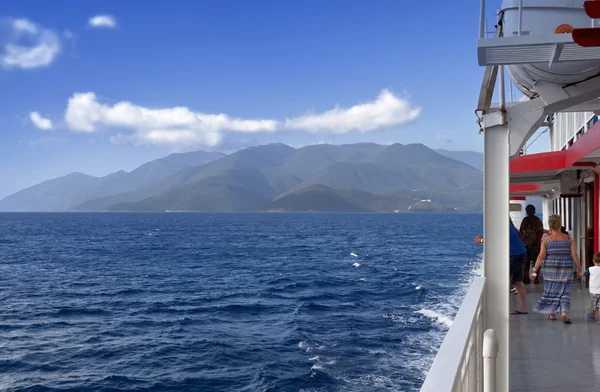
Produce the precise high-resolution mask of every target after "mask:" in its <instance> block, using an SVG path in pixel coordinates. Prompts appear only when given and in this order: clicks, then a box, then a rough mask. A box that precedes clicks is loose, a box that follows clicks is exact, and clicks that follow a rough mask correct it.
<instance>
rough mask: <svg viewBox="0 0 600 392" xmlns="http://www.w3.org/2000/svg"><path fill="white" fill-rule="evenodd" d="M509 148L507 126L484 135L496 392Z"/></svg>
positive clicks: (501, 365)
mask: <svg viewBox="0 0 600 392" xmlns="http://www.w3.org/2000/svg"><path fill="white" fill-rule="evenodd" d="M508 156H509V144H508V126H507V125H504V126H498V127H493V128H487V129H486V130H485V133H484V218H483V219H484V240H485V243H484V244H485V247H484V274H485V277H486V285H485V307H484V313H485V328H486V329H489V328H492V329H494V330H495V332H496V334H497V335H498V340H499V351H498V360H497V364H496V370H497V373H496V374H497V379H496V391H497V392H508V377H509V364H508V361H509V357H508V347H509V346H508V344H509V336H508V332H509V330H508V313H509V294H508V288H509V285H510V280H509V273H510V268H509V165H508Z"/></svg>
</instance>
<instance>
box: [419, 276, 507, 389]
mask: <svg viewBox="0 0 600 392" xmlns="http://www.w3.org/2000/svg"><path fill="white" fill-rule="evenodd" d="M484 288H485V278H484V277H481V278H476V279H475V280H474V281H473V284H472V285H471V287H470V288H469V291H468V292H467V295H466V296H465V299H464V300H463V303H462V304H461V306H460V308H459V310H458V313H457V314H456V317H455V318H454V321H453V322H452V326H451V327H450V330H448V333H447V334H446V337H445V338H444V341H443V343H442V346H441V347H440V350H439V351H438V353H437V355H436V357H435V360H434V361H433V364H432V365H431V368H430V369H429V373H428V374H427V377H426V379H425V382H424V383H423V386H422V387H421V392H434V391H435V392H454V391H463V392H476V391H477V392H479V391H482V390H485V391H486V392H493V391H494V389H484V387H485V386H486V385H488V386H489V385H493V386H494V387H495V383H496V381H495V359H496V355H497V353H498V342H497V338H495V336H496V334H495V333H494V331H493V330H488V331H485V334H486V339H484V330H483V328H484V323H483V319H484V313H483V303H484V301H483V293H484ZM484 369H485V370H486V371H487V372H488V373H487V374H485V373H484Z"/></svg>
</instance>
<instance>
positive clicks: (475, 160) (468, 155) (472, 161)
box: [435, 150, 483, 171]
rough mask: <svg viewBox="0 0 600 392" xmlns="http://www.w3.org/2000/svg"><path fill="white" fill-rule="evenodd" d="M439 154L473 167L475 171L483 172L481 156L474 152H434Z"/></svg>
mask: <svg viewBox="0 0 600 392" xmlns="http://www.w3.org/2000/svg"><path fill="white" fill-rule="evenodd" d="M435 151H436V152H438V153H439V154H441V155H443V156H445V157H448V158H452V159H454V160H457V161H459V162H462V163H466V164H467V165H470V166H473V167H474V168H475V169H477V170H480V171H483V154H482V153H480V152H475V151H449V150H435Z"/></svg>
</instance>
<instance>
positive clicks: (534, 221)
mask: <svg viewBox="0 0 600 392" xmlns="http://www.w3.org/2000/svg"><path fill="white" fill-rule="evenodd" d="M525 211H526V212H527V216H526V217H525V218H524V219H523V221H522V222H521V227H520V228H519V230H520V231H521V233H522V234H523V243H524V244H525V248H526V249H527V262H526V263H525V277H524V279H523V282H524V283H525V284H527V283H530V282H529V269H530V267H531V265H532V264H535V261H536V260H537V257H538V255H539V254H540V246H541V241H542V236H543V235H544V224H543V223H542V220H541V219H540V218H538V217H537V216H535V207H534V206H533V205H532V204H529V205H528V206H527V207H525ZM539 282H540V281H539V274H538V276H537V277H536V278H535V279H534V283H536V284H537V283H539Z"/></svg>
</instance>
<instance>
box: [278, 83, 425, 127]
mask: <svg viewBox="0 0 600 392" xmlns="http://www.w3.org/2000/svg"><path fill="white" fill-rule="evenodd" d="M420 112H421V109H420V108H418V107H414V106H412V104H411V103H410V102H409V101H408V100H407V99H404V98H398V97H397V96H395V95H394V94H392V93H391V92H390V91H389V90H382V91H381V93H380V94H379V96H378V97H377V99H376V100H375V101H373V102H368V103H363V104H359V105H354V106H352V107H351V108H349V109H341V108H340V107H338V106H336V107H335V108H334V109H332V110H329V111H326V112H324V113H321V114H312V113H309V114H306V115H304V116H300V117H296V118H292V119H286V121H285V127H286V128H288V129H300V130H306V131H308V132H312V133H327V134H336V135H342V134H345V133H348V132H350V131H352V130H358V131H360V132H362V133H366V132H371V131H374V130H376V129H379V128H385V127H391V126H398V125H403V124H406V123H408V122H410V121H412V120H414V119H415V118H417V116H418V115H419V113H420Z"/></svg>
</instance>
